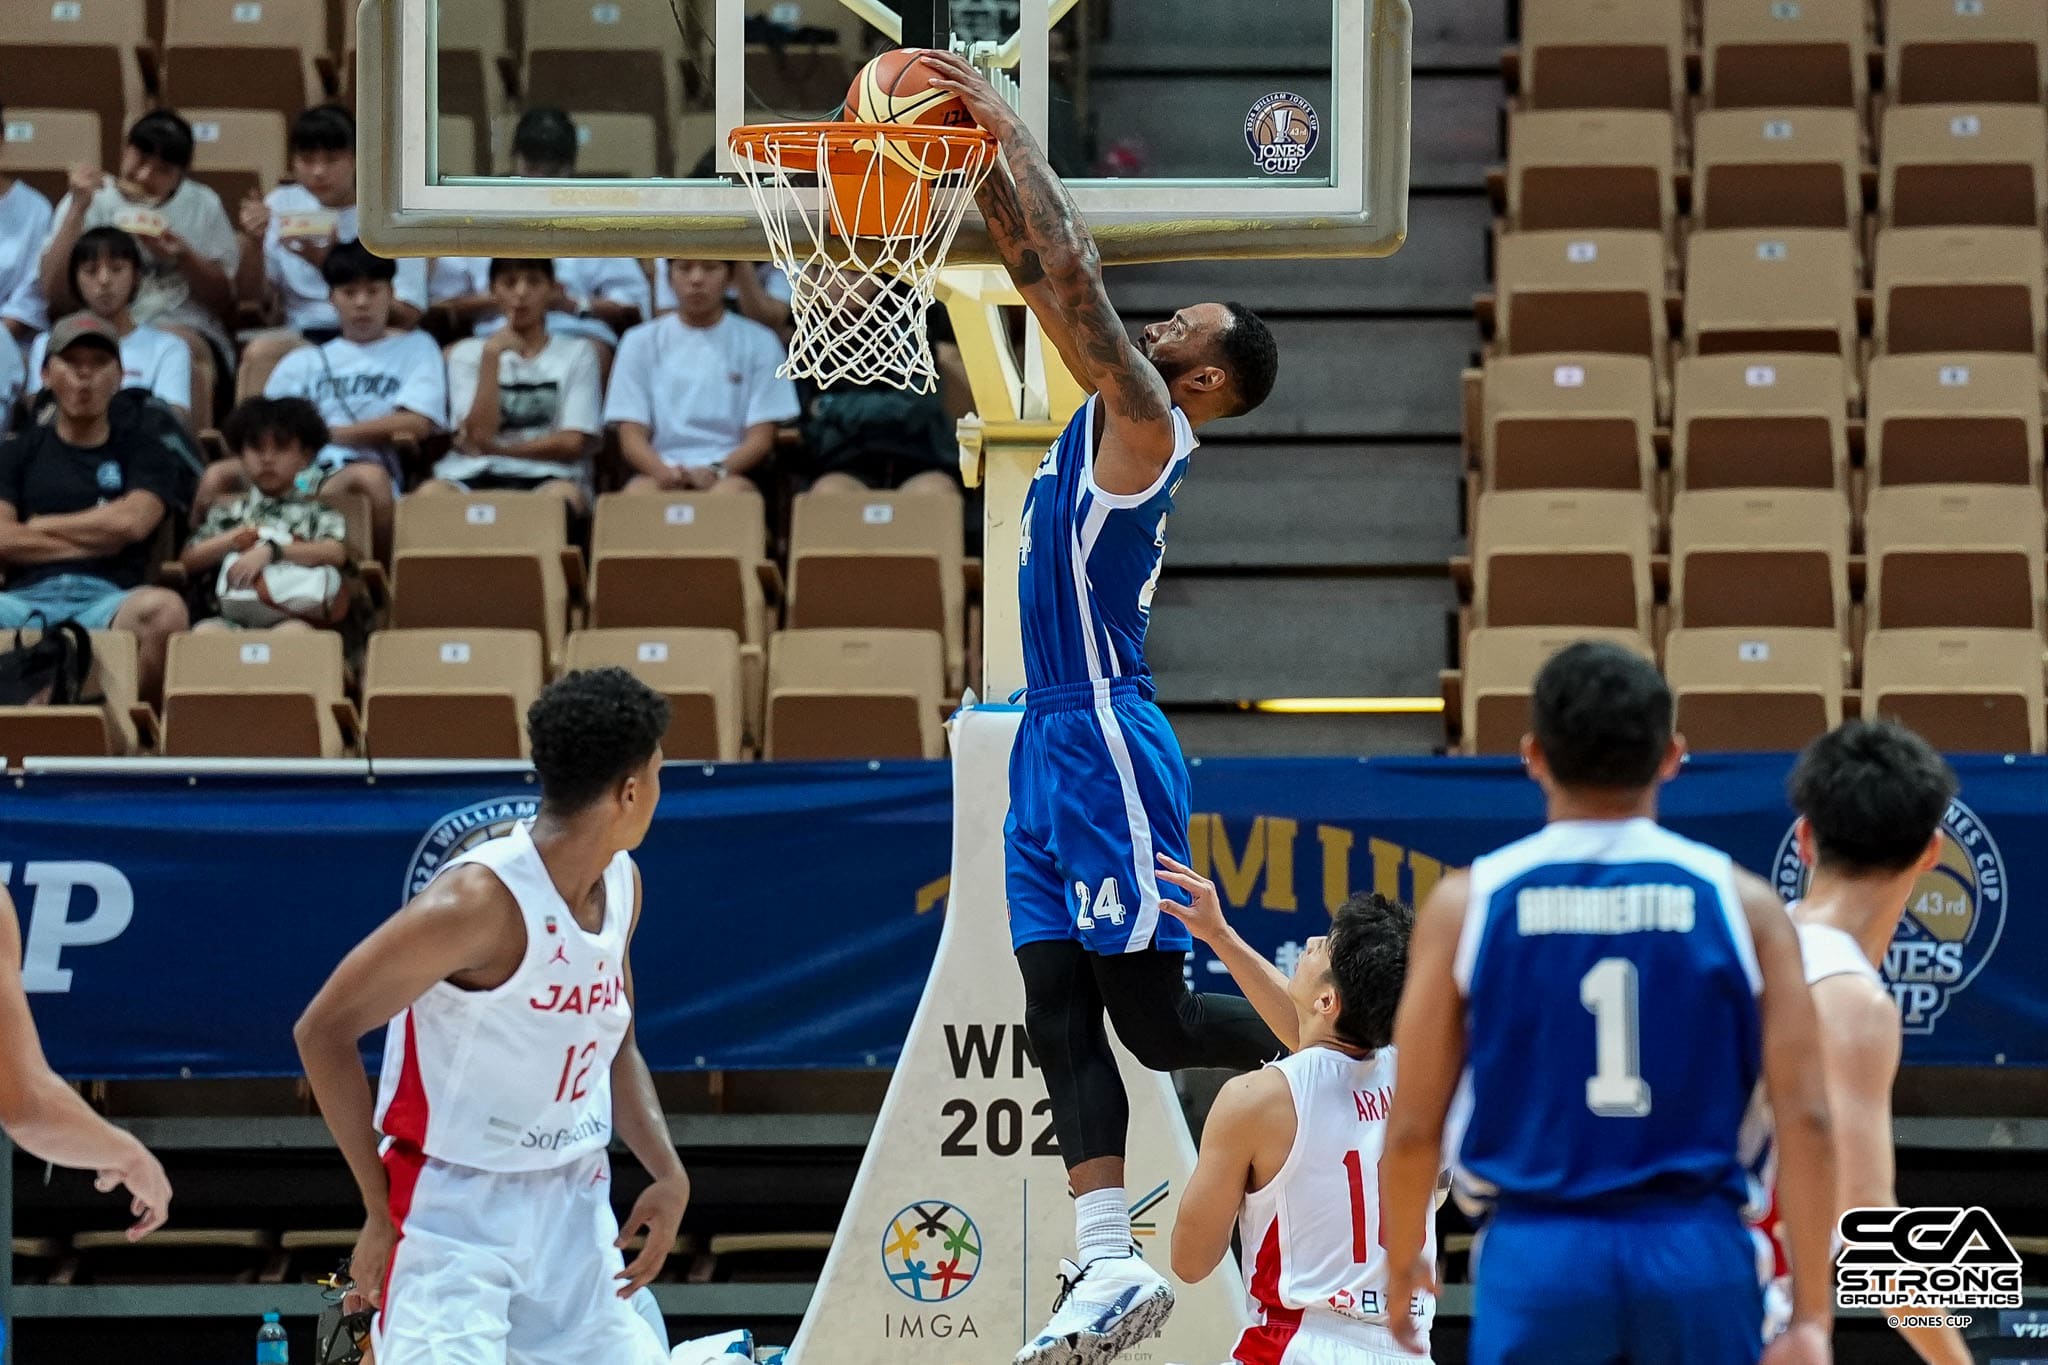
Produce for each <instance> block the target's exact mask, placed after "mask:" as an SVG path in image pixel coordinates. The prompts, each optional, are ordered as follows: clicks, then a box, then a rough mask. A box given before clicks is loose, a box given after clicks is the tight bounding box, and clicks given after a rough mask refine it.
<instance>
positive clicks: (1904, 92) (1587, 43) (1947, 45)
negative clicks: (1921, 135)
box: [1517, 0, 2048, 116]
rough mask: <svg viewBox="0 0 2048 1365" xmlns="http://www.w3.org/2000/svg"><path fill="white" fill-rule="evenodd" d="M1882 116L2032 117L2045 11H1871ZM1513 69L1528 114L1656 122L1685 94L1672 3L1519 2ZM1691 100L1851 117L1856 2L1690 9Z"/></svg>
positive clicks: (1681, 105) (1722, 1) (1864, 25)
mask: <svg viewBox="0 0 2048 1365" xmlns="http://www.w3.org/2000/svg"><path fill="white" fill-rule="evenodd" d="M1882 9H1883V33H1884V40H1885V41H1884V85H1885V90H1886V92H1887V94H1888V95H1889V97H1890V98H1891V100H1892V101H1893V102H1894V103H1899V104H1941V103H1953V102H1957V101H1961V100H1975V101H1980V102H1986V103H2002V104H2040V103H2042V102H2043V96H2044V94H2048V8H2044V7H2043V6H2042V5H2041V4H2040V3H2039V0H1966V3H1958V0H1884V4H1883V6H1882ZM1521 14H1522V41H1521V47H1520V51H1519V54H1518V58H1517V65H1518V68H1519V71H1518V76H1519V81H1520V87H1521V99H1522V102H1523V104H1524V106H1525V107H1528V108H1532V109H1663V110H1668V111H1669V112H1671V113H1672V114H1673V115H1675V116H1683V115H1684V113H1685V112H1686V109H1687V105H1688V102H1689V94H1690V87H1689V81H1688V78H1687V72H1686V57H1687V53H1688V49H1689V47H1690V38H1689V35H1688V33H1687V11H1686V5H1685V3H1684V0H1523V4H1522V6H1521ZM1699 50H1700V94H1701V98H1702V103H1703V104H1704V105H1705V106H1706V107H1708V108H1710V109H1729V108H1753V107H1770V106H1783V105H1816V106H1831V107H1841V108H1854V107H1857V106H1859V105H1860V104H1862V102H1863V101H1864V99H1865V98H1866V96H1867V94H1868V88H1869V74H1868V73H1869V59H1868V55H1867V54H1868V52H1869V50H1870V31H1869V14H1868V11H1867V10H1866V8H1865V5H1864V2H1863V0H1701V4H1700V42H1699Z"/></svg>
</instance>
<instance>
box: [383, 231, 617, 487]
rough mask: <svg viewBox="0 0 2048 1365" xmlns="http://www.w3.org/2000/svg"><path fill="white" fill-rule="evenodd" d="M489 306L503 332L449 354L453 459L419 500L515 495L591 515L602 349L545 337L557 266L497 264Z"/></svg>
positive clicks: (492, 271) (465, 343)
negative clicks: (534, 495)
mask: <svg viewBox="0 0 2048 1365" xmlns="http://www.w3.org/2000/svg"><path fill="white" fill-rule="evenodd" d="M490 282H491V298H492V300H493V301H494V302H495V303H496V305H497V308H498V311H499V312H501V313H502V314H503V315H504V317H505V322H506V325H505V327H504V329H503V330H501V331H498V332H494V333H492V334H491V335H490V336H489V337H488V338H486V337H471V338H470V339H469V340H467V341H460V342H457V343H456V344H455V345H454V346H452V347H450V348H449V351H448V398H449V414H450V418H451V420H452V421H453V422H454V423H455V450H454V452H453V453H452V454H449V455H447V456H445V457H444V458H443V459H442V460H441V461H440V463H438V464H436V465H435V466H434V478H433V480H432V481H431V482H428V483H424V484H422V485H420V488H419V491H420V492H422V493H427V492H444V491H450V490H454V491H461V492H469V491H477V492H483V491H486V490H490V489H498V488H511V489H519V490H522V491H533V492H543V493H548V494H551V495H553V496H555V497H559V498H561V499H562V500H563V501H564V502H566V503H568V504H569V505H570V507H571V508H573V509H575V510H576V511H578V512H581V511H583V510H584V509H585V507H586V506H587V502H586V499H585V496H584V489H585V488H586V487H588V485H589V475H588V472H587V471H588V465H587V461H588V460H589V458H590V456H591V455H592V454H593V453H595V451H596V449H597V445H598V438H599V436H600V435H601V434H602V432H603V429H604V427H603V420H602V418H601V417H600V415H599V409H600V405H601V396H600V394H599V392H598V380H597V348H596V347H595V346H593V345H592V344H591V343H590V342H588V341H586V340H584V339H583V338H582V337H577V336H564V335H561V334H560V333H556V334H554V335H550V334H549V327H548V299H549V297H550V296H551V295H552V294H553V293H554V292H555V268H554V262H552V261H515V260H496V261H492V262H491V267H490Z"/></svg>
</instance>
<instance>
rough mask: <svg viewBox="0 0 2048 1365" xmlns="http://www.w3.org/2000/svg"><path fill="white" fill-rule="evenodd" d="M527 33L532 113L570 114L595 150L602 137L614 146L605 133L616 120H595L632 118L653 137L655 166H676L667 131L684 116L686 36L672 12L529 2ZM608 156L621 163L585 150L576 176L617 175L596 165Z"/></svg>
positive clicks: (556, 0) (563, 0)
mask: <svg viewBox="0 0 2048 1365" xmlns="http://www.w3.org/2000/svg"><path fill="white" fill-rule="evenodd" d="M524 32H525V35H526V77H525V91H526V102H527V104H528V105H529V106H531V105H535V104H552V105H557V106H559V107H561V108H563V109H567V110H569V111H570V112H571V113H572V114H574V115H575V116H576V120H577V126H578V128H579V130H587V131H588V132H589V134H590V140H591V142H593V143H594V142H597V141H598V139H599V138H600V136H602V137H603V138H604V139H605V140H606V141H607V142H608V143H613V139H615V138H616V137H617V134H616V132H615V131H613V130H611V129H609V128H605V127H602V126H601V125H609V124H611V123H612V121H613V120H611V119H609V118H606V119H593V118H591V117H590V116H592V115H618V114H631V115H634V116H636V120H637V121H636V123H635V124H634V127H635V128H636V129H644V130H645V132H647V133H649V134H651V135H652V137H653V142H652V144H651V146H652V149H653V161H654V164H656V165H659V166H663V167H668V166H673V165H674V164H675V152H674V148H673V146H672V143H671V140H670V132H669V130H671V129H673V128H675V127H676V126H677V125H678V123H679V122H680V121H681V119H682V114H683V98H682V58H683V35H682V33H681V32H680V31H679V30H678V29H677V27H676V23H675V16H674V15H673V14H672V13H671V12H670V11H669V7H668V6H667V5H638V4H620V3H606V4H599V3H591V2H590V0H573V3H572V0H525V29H524ZM633 136H634V137H635V138H636V139H637V136H638V134H637V133H635V134H633ZM613 145H614V146H615V145H617V144H616V143H614V144H613ZM607 154H608V155H609V156H615V155H617V153H616V152H615V151H613V150H612V147H602V148H593V147H592V146H590V145H589V144H586V145H585V149H584V157H583V159H582V161H581V162H580V163H579V165H578V167H577V169H578V171H579V172H580V173H581V174H584V175H596V174H600V173H602V172H606V171H613V170H617V169H619V168H618V167H616V166H609V165H599V164H597V163H598V161H599V160H601V159H608V156H607Z"/></svg>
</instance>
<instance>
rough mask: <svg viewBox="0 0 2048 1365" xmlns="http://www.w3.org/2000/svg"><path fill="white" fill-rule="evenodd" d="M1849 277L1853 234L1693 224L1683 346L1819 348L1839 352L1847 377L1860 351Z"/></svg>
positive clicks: (1711, 351)
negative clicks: (1697, 228)
mask: <svg viewBox="0 0 2048 1365" xmlns="http://www.w3.org/2000/svg"><path fill="white" fill-rule="evenodd" d="M1856 280H1857V272H1856V241H1855V239H1854V238H1853V237H1852V236H1850V234H1849V233H1847V232H1841V231H1830V230H1828V229H1825V228H1723V229H1717V230H1714V231H1711V232H1695V233H1694V234H1693V235H1692V241H1691V245H1690V248H1689V251H1688V255H1687V264H1686V290H1685V342H1686V350H1687V352H1688V353H1689V354H1691V355H1729V354H1738V355H1749V354H1754V353H1757V352H1761V351H1800V352H1818V353H1820V354H1822V355H1832V356H1837V357H1839V358H1840V359H1841V362H1842V364H1843V366H1844V367H1845V369H1844V373H1845V375H1846V376H1847V377H1848V380H1849V382H1850V383H1851V384H1853V383H1854V379H1855V369H1856V364H1857V361H1858V359H1859V357H1860V351H1859V347H1858V344H1857V321H1856ZM1849 392H1852V393H1853V392H1854V390H1853V388H1852V389H1850V390H1849Z"/></svg>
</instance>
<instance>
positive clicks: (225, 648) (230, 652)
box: [163, 630, 353, 758]
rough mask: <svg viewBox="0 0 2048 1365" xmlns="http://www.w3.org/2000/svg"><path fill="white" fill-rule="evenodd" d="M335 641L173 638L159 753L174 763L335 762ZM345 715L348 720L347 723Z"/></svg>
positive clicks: (275, 636) (215, 635)
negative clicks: (209, 760)
mask: <svg viewBox="0 0 2048 1365" xmlns="http://www.w3.org/2000/svg"><path fill="white" fill-rule="evenodd" d="M337 711H339V712H344V713H347V712H348V711H349V708H348V703H347V702H346V700H345V699H344V697H343V692H342V658H341V637H340V636H339V635H337V634H335V633H334V632H333V631H328V630H286V631H276V630H233V631H230V630H217V631H198V632H189V633H187V634H183V635H174V636H172V637H171V651H170V660H169V663H168V664H167V665H166V667H165V670H164V742H163V751H164V753H165V754H166V755H168V756H170V757H174V758H339V757H341V756H342V752H343V747H344V745H343V735H342V731H341V727H340V726H339V725H337V724H336V719H335V717H336V713H337ZM352 718H353V717H352V714H351V719H352Z"/></svg>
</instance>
